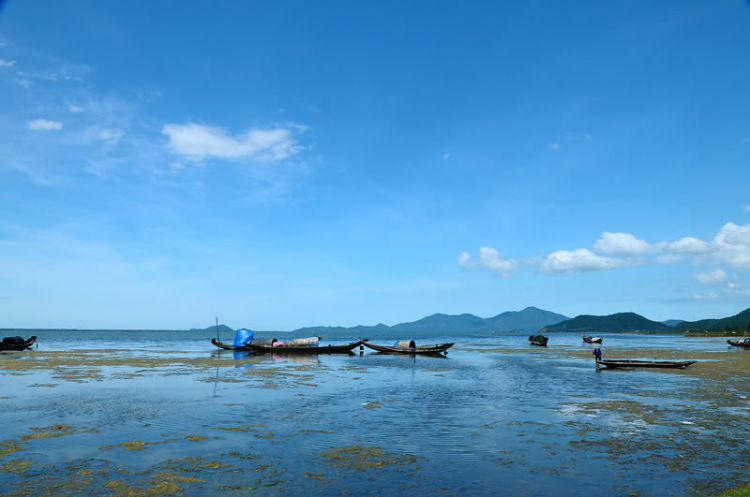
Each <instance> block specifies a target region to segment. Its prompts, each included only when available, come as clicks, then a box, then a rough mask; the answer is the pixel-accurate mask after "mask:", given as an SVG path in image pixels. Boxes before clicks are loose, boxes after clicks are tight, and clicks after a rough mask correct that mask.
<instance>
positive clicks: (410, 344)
mask: <svg viewBox="0 0 750 497" xmlns="http://www.w3.org/2000/svg"><path fill="white" fill-rule="evenodd" d="M362 344H363V345H364V346H365V347H367V348H370V349H372V350H377V351H378V352H385V353H388V354H419V355H439V354H447V353H448V349H449V348H451V347H453V343H436V344H435V345H434V346H433V345H422V346H419V347H417V344H416V342H414V340H399V341H398V342H396V344H395V345H394V346H393V347H388V346H386V345H375V344H374V343H370V342H368V341H367V339H365V340H363V341H362Z"/></svg>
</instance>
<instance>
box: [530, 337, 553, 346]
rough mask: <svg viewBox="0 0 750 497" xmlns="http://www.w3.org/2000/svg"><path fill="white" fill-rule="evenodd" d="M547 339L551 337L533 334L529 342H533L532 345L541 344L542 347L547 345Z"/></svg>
mask: <svg viewBox="0 0 750 497" xmlns="http://www.w3.org/2000/svg"><path fill="white" fill-rule="evenodd" d="M547 340H549V338H547V337H546V336H544V335H531V336H530V337H529V343H531V345H539V346H540V347H546V346H547Z"/></svg>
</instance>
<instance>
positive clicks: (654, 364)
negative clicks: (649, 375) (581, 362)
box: [596, 359, 696, 369]
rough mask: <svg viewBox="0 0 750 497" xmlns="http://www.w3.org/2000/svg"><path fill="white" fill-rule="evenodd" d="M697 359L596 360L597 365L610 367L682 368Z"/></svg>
mask: <svg viewBox="0 0 750 497" xmlns="http://www.w3.org/2000/svg"><path fill="white" fill-rule="evenodd" d="M695 362H696V361H634V360H631V359H609V360H599V359H597V360H596V364H597V366H606V367H608V368H662V369H663V368H669V369H681V368H686V367H688V366H690V365H691V364H695Z"/></svg>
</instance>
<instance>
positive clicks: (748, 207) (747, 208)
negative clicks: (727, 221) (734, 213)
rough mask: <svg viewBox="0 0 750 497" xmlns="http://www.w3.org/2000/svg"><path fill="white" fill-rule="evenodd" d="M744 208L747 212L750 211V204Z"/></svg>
mask: <svg viewBox="0 0 750 497" xmlns="http://www.w3.org/2000/svg"><path fill="white" fill-rule="evenodd" d="M744 210H745V212H750V204H748V205H746V206H745V209H744Z"/></svg>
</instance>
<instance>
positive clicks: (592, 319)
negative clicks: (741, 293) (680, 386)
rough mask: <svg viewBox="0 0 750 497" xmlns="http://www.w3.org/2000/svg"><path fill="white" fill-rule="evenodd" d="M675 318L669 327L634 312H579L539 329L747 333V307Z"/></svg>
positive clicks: (749, 311)
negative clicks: (709, 315) (718, 315)
mask: <svg viewBox="0 0 750 497" xmlns="http://www.w3.org/2000/svg"><path fill="white" fill-rule="evenodd" d="M670 321H676V323H675V324H674V325H672V326H670V325H669V324H667V323H669V321H667V322H658V321H651V320H650V319H647V318H645V317H643V316H641V315H640V314H636V313H634V312H619V313H617V314H610V315H609V316H589V315H580V316H576V317H574V318H573V319H568V320H567V321H562V322H559V323H555V324H552V325H549V326H545V327H544V328H542V329H541V332H542V333H555V332H572V333H680V334H685V333H688V334H689V335H691V336H694V335H696V334H700V335H701V336H706V335H707V334H708V335H709V336H710V335H715V336H724V335H743V334H744V335H750V308H748V309H745V310H744V311H742V312H740V313H739V314H736V315H734V316H730V317H727V318H723V319H702V320H700V321H694V322H690V321H681V320H670Z"/></svg>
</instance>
